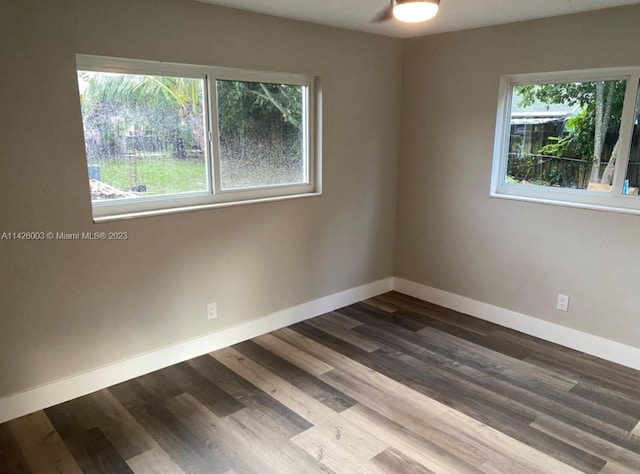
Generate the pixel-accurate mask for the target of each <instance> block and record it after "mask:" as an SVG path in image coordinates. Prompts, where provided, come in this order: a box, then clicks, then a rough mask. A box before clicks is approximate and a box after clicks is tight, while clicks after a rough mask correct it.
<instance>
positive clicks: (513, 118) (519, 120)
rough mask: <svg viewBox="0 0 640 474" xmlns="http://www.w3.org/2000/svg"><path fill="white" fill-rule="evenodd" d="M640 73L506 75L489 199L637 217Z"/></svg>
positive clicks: (637, 70) (634, 70)
mask: <svg viewBox="0 0 640 474" xmlns="http://www.w3.org/2000/svg"><path fill="white" fill-rule="evenodd" d="M639 81H640V68H620V69H604V70H590V71H572V72H562V73H545V74H526V75H515V76H505V77H503V78H502V81H501V86H500V102H499V105H498V119H497V129H496V143H495V155H494V163H493V176H492V186H491V194H492V196H495V197H507V198H512V199H521V200H530V201H538V202H549V203H553V204H565V205H572V206H579V207H589V208H597V209H607V210H616V211H621V212H632V213H640V197H639V196H638V189H639V188H640V147H639V137H638V136H639V134H640V129H639V126H638V121H639V119H640V102H639V99H638V97H639V94H638V85H639Z"/></svg>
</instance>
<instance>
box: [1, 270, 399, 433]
mask: <svg viewBox="0 0 640 474" xmlns="http://www.w3.org/2000/svg"><path fill="white" fill-rule="evenodd" d="M392 289H393V279H392V278H386V279H384V280H379V281H376V282H373V283H369V284H366V285H363V286H359V287H357V288H352V289H349V290H346V291H341V292H339V293H335V294H333V295H329V296H325V297H323V298H319V299H317V300H314V301H309V302H308V303H303V304H300V305H298V306H293V307H291V308H287V309H284V310H282V311H278V312H275V313H272V314H269V315H267V316H263V317H260V318H257V319H253V320H251V321H248V322H246V323H242V324H239V325H237V326H233V327H230V328H227V329H223V330H221V331H218V332H214V333H211V334H207V335H204V336H201V337H197V338H195V339H191V340H188V341H184V342H180V343H177V344H174V345H171V346H168V347H163V348H161V349H158V350H154V351H152V352H147V353H144V354H140V355H138V356H135V357H132V358H130V359H126V360H122V361H118V362H115V363H113V364H109V365H106V366H104V367H100V368H97V369H94V370H91V371H89V372H85V373H82V374H77V375H73V376H71V377H68V378H65V379H62V380H57V381H55V382H51V383H48V384H45V385H41V386H39V387H35V388H32V389H29V390H25V391H24V392H20V393H16V394H14V395H10V396H8V397H5V398H2V399H0V423H3V422H5V421H8V420H12V419H14V418H18V417H20V416H23V415H27V414H29V413H33V412H34V411H38V410H42V409H44V408H48V407H50V406H53V405H56V404H58V403H62V402H66V401H69V400H72V399H74V398H77V397H80V396H83V395H86V394H88V393H91V392H95V391H96V390H101V389H103V388H106V387H110V386H111V385H115V384H118V383H121V382H125V381H127V380H130V379H132V378H134V377H139V376H141V375H144V374H148V373H150V372H153V371H155V370H159V369H162V368H164V367H168V366H170V365H173V364H177V363H179V362H183V361H185V360H188V359H192V358H194V357H198V356H201V355H203V354H207V353H209V352H212V351H215V350H217V349H221V348H223V347H228V346H230V345H233V344H236V343H238V342H243V341H246V340H248V339H251V338H253V337H256V336H260V335H262V334H266V333H268V332H270V331H275V330H276V329H280V328H283V327H285V326H289V325H291V324H295V323H298V322H300V321H304V320H306V319H309V318H313V317H315V316H319V315H321V314H324V313H327V312H329V311H333V310H335V309H338V308H342V307H344V306H347V305H350V304H353V303H356V302H358V301H361V300H364V299H367V298H371V297H373V296H376V295H379V294H382V293H385V292H387V291H391V290H392Z"/></svg>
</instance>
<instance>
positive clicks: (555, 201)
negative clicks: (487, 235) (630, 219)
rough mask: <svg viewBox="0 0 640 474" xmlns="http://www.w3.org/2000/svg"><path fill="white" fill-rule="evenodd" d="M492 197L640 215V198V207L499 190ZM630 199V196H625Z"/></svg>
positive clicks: (638, 202)
mask: <svg viewBox="0 0 640 474" xmlns="http://www.w3.org/2000/svg"><path fill="white" fill-rule="evenodd" d="M490 197H492V198H498V199H509V200H512V201H523V202H533V203H537V204H547V205H552V206H563V207H573V208H578V209H590V210H593V211H605V212H615V213H618V214H631V215H640V198H638V201H637V205H638V206H639V207H638V208H635V207H621V206H615V205H610V204H606V205H605V204H594V203H586V202H573V201H563V200H558V199H550V198H542V197H532V196H520V195H514V194H502V193H498V192H491V194H490ZM624 199H626V200H628V199H629V198H624Z"/></svg>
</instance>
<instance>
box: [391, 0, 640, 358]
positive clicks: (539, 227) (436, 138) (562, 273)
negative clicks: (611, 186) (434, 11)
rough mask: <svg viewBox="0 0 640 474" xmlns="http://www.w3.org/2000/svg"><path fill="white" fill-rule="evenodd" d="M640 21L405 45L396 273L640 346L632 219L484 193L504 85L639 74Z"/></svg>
mask: <svg viewBox="0 0 640 474" xmlns="http://www.w3.org/2000/svg"><path fill="white" fill-rule="evenodd" d="M639 22H640V7H624V8H617V9H611V10H603V11H600V12H594V13H589V14H581V15H574V16H567V17H559V18H553V19H547V20H540V21H532V22H526V23H520V24H511V25H505V26H498V27H492V28H484V29H478V30H470V31H464V32H456V33H450V34H443V35H438V36H431V37H425V38H420V39H413V40H409V41H407V42H406V44H405V45H406V49H405V67H404V85H403V110H402V113H403V116H402V127H401V129H402V134H401V137H402V138H401V143H402V147H401V149H402V151H401V163H400V172H399V182H398V221H397V238H396V271H395V274H396V276H399V277H402V278H406V279H409V280H413V281H416V282H419V283H422V284H425V285H429V286H432V287H435V288H439V289H442V290H446V291H449V292H452V293H456V294H458V295H462V296H466V297H469V298H473V299H475V300H479V301H482V302H486V303H490V304H493V305H496V306H500V307H504V308H507V309H511V310H514V311H517V312H520V313H524V314H527V315H530V316H534V317H537V318H540V319H544V320H547V321H552V322H555V323H558V324H562V325H565V326H568V327H571V328H575V329H578V330H581V331H584V332H587V333H590V334H595V335H598V336H601V337H605V338H608V339H611V340H614V341H618V342H622V343H626V344H629V345H631V346H635V347H640V309H639V308H640V301H639V299H638V294H639V291H640V251H639V249H640V247H639V245H638V242H640V217H638V216H631V215H620V214H615V213H610V212H598V211H591V210H580V209H571V208H566V207H556V206H551V205H543V204H533V203H526V202H516V201H509V200H504V199H491V198H489V183H490V176H491V163H492V156H493V138H494V127H495V120H496V108H497V99H498V80H499V78H500V76H501V75H503V74H516V73H529V72H544V71H555V70H569V69H581V68H595V67H605V66H626V65H635V66H637V65H639V64H640V53H639V49H638V45H640V28H638V24H639ZM557 293H565V294H567V295H570V296H571V303H570V312H569V313H562V312H558V311H556V310H555V303H556V295H557Z"/></svg>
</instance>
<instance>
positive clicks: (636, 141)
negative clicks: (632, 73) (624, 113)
mask: <svg viewBox="0 0 640 474" xmlns="http://www.w3.org/2000/svg"><path fill="white" fill-rule="evenodd" d="M639 122H640V92H638V95H637V96H636V110H635V115H634V117H633V135H632V138H631V152H630V153H629V166H628V167H627V177H626V179H625V181H624V185H623V187H622V193H623V194H629V195H632V196H637V195H638V188H640V124H639Z"/></svg>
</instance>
